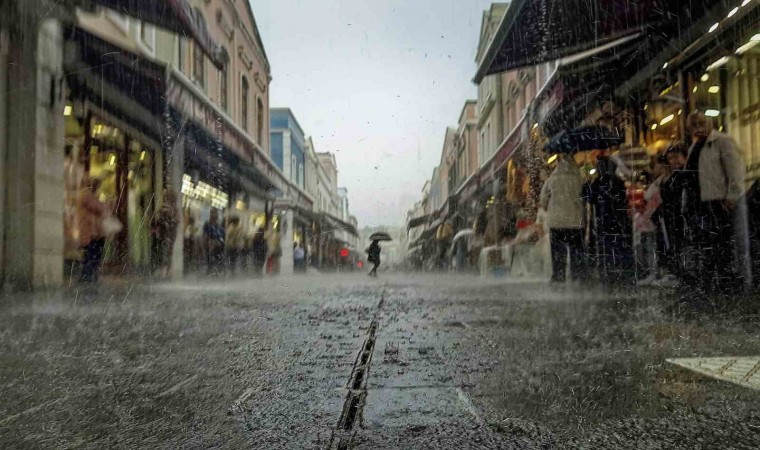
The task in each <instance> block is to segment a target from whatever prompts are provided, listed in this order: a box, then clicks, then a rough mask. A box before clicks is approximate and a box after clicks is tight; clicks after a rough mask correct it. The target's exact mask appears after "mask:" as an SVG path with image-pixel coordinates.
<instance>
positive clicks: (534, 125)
mask: <svg viewBox="0 0 760 450" xmlns="http://www.w3.org/2000/svg"><path fill="white" fill-rule="evenodd" d="M536 128H538V122H536V123H534V124H533V129H534V130H535V129H536Z"/></svg>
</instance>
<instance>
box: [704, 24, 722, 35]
mask: <svg viewBox="0 0 760 450" xmlns="http://www.w3.org/2000/svg"><path fill="white" fill-rule="evenodd" d="M718 25H720V23H718V22H715V23H714V24H712V26H711V27H710V29H709V30H707V32H708V33H712V32H713V31H715V30H717V29H718Z"/></svg>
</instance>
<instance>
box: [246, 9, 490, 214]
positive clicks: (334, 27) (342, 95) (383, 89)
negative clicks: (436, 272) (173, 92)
mask: <svg viewBox="0 0 760 450" xmlns="http://www.w3.org/2000/svg"><path fill="white" fill-rule="evenodd" d="M490 3H491V2H490V1H485V0H413V1H410V0H251V4H252V5H253V11H254V14H255V16H256V20H257V22H258V25H259V30H260V32H261V35H262V39H263V40H264V46H265V48H266V52H267V56H268V57H269V62H270V63H271V65H272V76H273V81H272V86H271V92H270V101H271V104H272V106H273V107H290V108H291V109H292V110H293V112H294V113H295V115H296V117H297V119H298V121H299V122H300V124H301V126H302V127H303V128H304V131H305V132H306V134H307V135H310V136H312V137H313V138H314V145H315V147H316V149H317V151H319V152H325V151H329V152H334V153H335V156H336V159H337V162H338V170H339V174H338V182H339V184H340V185H341V186H345V187H346V188H347V189H348V192H349V201H350V208H351V211H352V213H353V214H354V215H356V216H357V218H358V219H359V226H361V227H364V226H367V225H371V226H372V225H401V224H403V223H404V220H405V214H406V210H407V209H408V208H410V207H411V206H412V205H413V204H414V202H415V201H417V200H419V199H420V197H421V190H422V186H423V184H424V183H425V180H427V179H429V178H430V176H431V175H432V173H433V168H434V167H435V166H436V165H437V164H438V162H439V158H440V154H441V148H442V145H443V137H444V133H445V130H446V126H456V123H457V120H458V118H459V113H460V112H461V109H462V107H463V105H464V101H465V100H466V99H468V98H475V97H476V95H477V89H476V87H475V85H474V84H472V81H471V80H472V77H473V75H474V73H475V62H474V59H475V51H476V46H477V42H478V34H479V32H480V22H481V17H482V13H483V10H485V9H486V8H488V6H489V5H490Z"/></svg>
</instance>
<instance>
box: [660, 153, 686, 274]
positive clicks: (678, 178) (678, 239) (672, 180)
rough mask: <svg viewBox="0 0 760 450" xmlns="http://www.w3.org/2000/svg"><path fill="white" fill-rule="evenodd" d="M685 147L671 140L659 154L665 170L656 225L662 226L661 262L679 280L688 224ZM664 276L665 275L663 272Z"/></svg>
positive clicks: (683, 259)
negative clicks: (685, 209) (685, 189)
mask: <svg viewBox="0 0 760 450" xmlns="http://www.w3.org/2000/svg"><path fill="white" fill-rule="evenodd" d="M686 155H687V148H686V146H685V145H684V144H681V143H675V144H672V145H670V146H668V147H667V148H666V149H665V151H664V152H663V154H662V155H661V158H660V159H661V163H663V164H664V165H665V174H664V175H663V179H662V181H661V182H660V197H661V199H662V206H661V207H660V212H659V218H660V226H661V229H662V230H663V238H664V239H663V240H664V248H665V251H664V256H663V258H662V265H663V266H664V267H665V268H666V269H667V270H668V272H669V273H670V275H672V276H674V277H676V278H678V279H679V280H682V279H683V277H684V276H685V270H684V268H685V266H684V261H685V255H684V248H685V245H686V243H687V242H688V232H689V231H688V227H687V224H686V218H685V216H684V201H683V200H684V195H683V194H684V176H685V172H684V167H685V166H686ZM666 277H667V275H666Z"/></svg>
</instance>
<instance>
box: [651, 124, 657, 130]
mask: <svg viewBox="0 0 760 450" xmlns="http://www.w3.org/2000/svg"><path fill="white" fill-rule="evenodd" d="M651 128H652V130H653V131H654V130H656V129H657V124H656V123H653V124H652V126H651Z"/></svg>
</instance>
